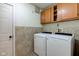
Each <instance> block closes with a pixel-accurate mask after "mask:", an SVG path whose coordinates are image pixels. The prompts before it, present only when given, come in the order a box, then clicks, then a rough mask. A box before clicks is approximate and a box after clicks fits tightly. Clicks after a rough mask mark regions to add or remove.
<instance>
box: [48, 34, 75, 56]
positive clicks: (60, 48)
mask: <svg viewBox="0 0 79 59" xmlns="http://www.w3.org/2000/svg"><path fill="white" fill-rule="evenodd" d="M73 49H74V35H70V34H66V35H63V34H53V35H50V36H49V37H48V39H47V56H72V55H73Z"/></svg>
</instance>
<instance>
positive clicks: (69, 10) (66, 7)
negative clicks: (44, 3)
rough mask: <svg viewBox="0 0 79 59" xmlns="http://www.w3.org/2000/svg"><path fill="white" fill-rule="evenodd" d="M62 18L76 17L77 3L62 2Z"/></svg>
mask: <svg viewBox="0 0 79 59" xmlns="http://www.w3.org/2000/svg"><path fill="white" fill-rule="evenodd" d="M61 11H62V19H63V20H67V19H70V18H75V17H77V4H76V3H63V4H62V9H61Z"/></svg>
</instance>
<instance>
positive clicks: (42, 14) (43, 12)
mask: <svg viewBox="0 0 79 59" xmlns="http://www.w3.org/2000/svg"><path fill="white" fill-rule="evenodd" d="M41 23H42V24H44V23H45V11H42V12H41Z"/></svg>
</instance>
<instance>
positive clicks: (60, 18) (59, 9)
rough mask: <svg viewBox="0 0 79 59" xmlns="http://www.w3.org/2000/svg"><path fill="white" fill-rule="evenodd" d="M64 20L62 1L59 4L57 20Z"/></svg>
mask: <svg viewBox="0 0 79 59" xmlns="http://www.w3.org/2000/svg"><path fill="white" fill-rule="evenodd" d="M60 20H62V3H58V4H57V21H60Z"/></svg>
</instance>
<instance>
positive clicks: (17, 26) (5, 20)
mask: <svg viewBox="0 0 79 59" xmlns="http://www.w3.org/2000/svg"><path fill="white" fill-rule="evenodd" d="M78 9H79V3H0V56H79V10H78ZM5 29H6V30H5Z"/></svg>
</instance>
